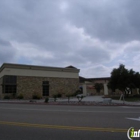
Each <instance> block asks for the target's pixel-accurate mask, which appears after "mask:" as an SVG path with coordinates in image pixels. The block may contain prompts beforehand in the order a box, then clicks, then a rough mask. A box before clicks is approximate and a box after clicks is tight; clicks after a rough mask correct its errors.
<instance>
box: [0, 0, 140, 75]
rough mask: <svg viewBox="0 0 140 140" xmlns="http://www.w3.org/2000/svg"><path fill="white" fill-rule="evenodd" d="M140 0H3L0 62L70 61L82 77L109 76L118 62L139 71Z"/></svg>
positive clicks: (55, 63) (52, 63) (59, 63)
mask: <svg viewBox="0 0 140 140" xmlns="http://www.w3.org/2000/svg"><path fill="white" fill-rule="evenodd" d="M139 5H140V2H139V1H131V0H123V1H119V2H118V1H112V0H103V1H102V2H101V1H96V0H89V1H86V0H83V1H81V0H65V1H63V0H58V1H53V0H52V1H49V0H42V1H34V0H10V1H9V0H2V1H1V2H0V20H1V22H0V31H1V32H0V38H1V39H0V48H1V50H2V51H1V52H0V63H3V62H16V63H29V64H36V65H49V66H67V65H74V66H76V67H78V68H80V69H81V73H80V74H82V76H85V77H94V76H96V77H97V76H98V77H100V76H106V75H109V74H110V72H109V71H111V69H112V68H113V67H114V66H117V64H118V65H119V63H120V62H124V63H125V64H127V65H129V66H131V67H132V66H133V67H134V68H137V70H138V68H140V67H136V63H135V61H136V60H138V58H139V55H138V53H137V52H139V49H140V47H139V45H140V41H139V40H140V31H139V30H140V28H139V26H140V19H139V18H138V13H139V11H140V9H139ZM132 52H133V53H132ZM130 62H131V64H130ZM132 64H133V65H132ZM88 71H89V72H88Z"/></svg>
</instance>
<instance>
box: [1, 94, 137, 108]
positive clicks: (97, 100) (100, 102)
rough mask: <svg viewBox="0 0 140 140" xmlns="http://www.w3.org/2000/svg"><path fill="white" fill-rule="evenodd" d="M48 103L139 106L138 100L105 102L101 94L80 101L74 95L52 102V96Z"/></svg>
mask: <svg viewBox="0 0 140 140" xmlns="http://www.w3.org/2000/svg"><path fill="white" fill-rule="evenodd" d="M44 101H45V99H41V100H18V99H12V100H0V103H17V104H46V103H44ZM48 104H50V105H93V106H94V105H96V106H98V105H99V106H101V105H103V106H104V105H105V106H106V105H108V106H117V105H118V106H121V105H122V106H124V105H125V106H140V102H127V101H125V102H123V101H120V100H112V101H111V102H105V100H104V98H102V96H86V97H84V98H83V99H82V101H81V102H78V99H77V98H76V97H74V98H70V101H69V102H68V99H67V98H58V99H57V101H56V102H54V99H53V98H50V99H49V103H48Z"/></svg>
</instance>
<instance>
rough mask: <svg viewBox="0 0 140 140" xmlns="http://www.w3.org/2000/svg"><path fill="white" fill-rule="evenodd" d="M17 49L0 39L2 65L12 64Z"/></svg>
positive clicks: (0, 62) (0, 60) (0, 61)
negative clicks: (5, 63)
mask: <svg viewBox="0 0 140 140" xmlns="http://www.w3.org/2000/svg"><path fill="white" fill-rule="evenodd" d="M15 52H16V51H15V49H14V48H13V46H12V45H11V44H10V42H8V41H5V40H3V39H1V38H0V64H2V63H3V62H12V61H14V59H15V54H16V53H15Z"/></svg>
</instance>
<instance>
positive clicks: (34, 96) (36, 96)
mask: <svg viewBox="0 0 140 140" xmlns="http://www.w3.org/2000/svg"><path fill="white" fill-rule="evenodd" d="M32 98H33V99H37V100H39V99H41V96H40V95H36V94H34V95H33V96H32Z"/></svg>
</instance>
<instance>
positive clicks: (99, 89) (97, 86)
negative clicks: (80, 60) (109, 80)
mask: <svg viewBox="0 0 140 140" xmlns="http://www.w3.org/2000/svg"><path fill="white" fill-rule="evenodd" d="M94 87H95V89H96V91H97V92H98V93H100V91H101V89H103V84H102V83H95V85H94Z"/></svg>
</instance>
